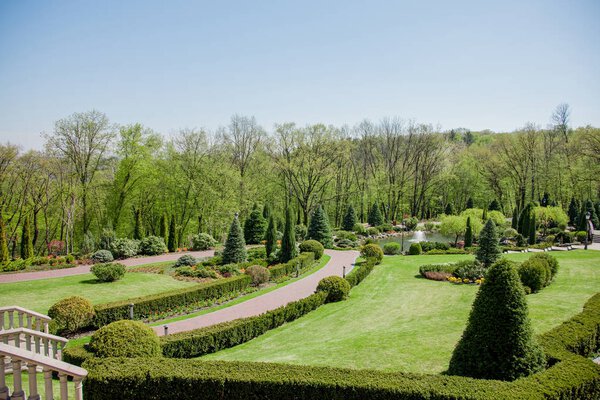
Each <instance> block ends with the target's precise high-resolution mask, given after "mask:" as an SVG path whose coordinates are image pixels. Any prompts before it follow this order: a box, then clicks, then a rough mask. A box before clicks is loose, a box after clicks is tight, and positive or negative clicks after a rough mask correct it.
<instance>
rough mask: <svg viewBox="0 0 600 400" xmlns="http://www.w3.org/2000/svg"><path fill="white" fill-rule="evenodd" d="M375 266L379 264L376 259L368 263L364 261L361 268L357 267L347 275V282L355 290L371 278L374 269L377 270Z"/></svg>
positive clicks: (370, 259)
mask: <svg viewBox="0 0 600 400" xmlns="http://www.w3.org/2000/svg"><path fill="white" fill-rule="evenodd" d="M375 264H377V259H376V258H368V259H367V261H364V262H363V263H362V264H361V265H360V266H358V267H357V266H355V267H354V269H353V270H352V271H350V273H349V274H348V275H346V280H347V281H348V283H349V284H350V287H351V288H353V287H354V286H356V285H358V284H359V283H361V282H362V281H363V280H364V279H365V278H366V277H367V276H369V274H370V273H371V271H373V268H375Z"/></svg>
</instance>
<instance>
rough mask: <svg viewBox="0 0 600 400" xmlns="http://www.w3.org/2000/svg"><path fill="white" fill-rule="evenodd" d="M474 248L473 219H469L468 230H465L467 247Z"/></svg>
mask: <svg viewBox="0 0 600 400" xmlns="http://www.w3.org/2000/svg"><path fill="white" fill-rule="evenodd" d="M471 246H473V227H472V226H471V217H467V229H466V230H465V247H471Z"/></svg>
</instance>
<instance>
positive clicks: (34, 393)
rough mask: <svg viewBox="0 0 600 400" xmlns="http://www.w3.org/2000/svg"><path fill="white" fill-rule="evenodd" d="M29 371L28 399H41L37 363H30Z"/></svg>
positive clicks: (28, 365)
mask: <svg viewBox="0 0 600 400" xmlns="http://www.w3.org/2000/svg"><path fill="white" fill-rule="evenodd" d="M27 372H28V373H29V396H27V400H40V395H39V394H38V390H37V371H36V365H35V364H31V363H28V364H27Z"/></svg>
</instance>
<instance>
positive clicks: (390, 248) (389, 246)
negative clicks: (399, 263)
mask: <svg viewBox="0 0 600 400" xmlns="http://www.w3.org/2000/svg"><path fill="white" fill-rule="evenodd" d="M401 253H402V246H401V245H400V243H396V242H389V243H386V244H384V245H383V254H386V255H388V256H393V255H398V254H401Z"/></svg>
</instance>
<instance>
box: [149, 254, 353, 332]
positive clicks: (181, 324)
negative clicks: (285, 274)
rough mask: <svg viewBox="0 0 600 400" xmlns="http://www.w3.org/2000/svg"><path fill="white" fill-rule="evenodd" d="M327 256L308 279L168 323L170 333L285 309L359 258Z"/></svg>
mask: <svg viewBox="0 0 600 400" xmlns="http://www.w3.org/2000/svg"><path fill="white" fill-rule="evenodd" d="M325 254H328V255H329V256H331V259H330V260H329V262H328V263H327V265H325V267H323V268H321V269H320V270H318V271H317V272H315V273H313V274H311V275H309V276H307V277H306V278H302V279H300V280H298V281H296V282H294V283H291V284H289V285H286V286H283V287H281V288H279V289H277V290H274V291H272V292H269V293H266V294H263V295H262V296H258V297H255V298H253V299H250V300H247V301H245V302H243V303H239V304H236V305H234V306H231V307H228V308H223V309H221V310H217V311H214V312H212V313H209V314H204V315H199V316H197V317H194V318H189V319H185V320H182V321H177V322H171V323H169V324H168V327H169V334H171V333H177V332H185V331H189V330H192V329H198V328H203V327H206V326H211V325H215V324H218V323H221V322H227V321H232V320H234V319H238V318H244V317H251V316H254V315H259V314H262V313H264V312H267V311H269V310H273V309H275V308H278V307H281V306H284V305H286V304H287V303H289V302H291V301H295V300H300V299H303V298H305V297H307V296H309V295H311V294H312V293H314V291H315V289H316V288H317V284H318V283H319V281H320V280H321V279H323V278H324V277H326V276H330V275H338V276H342V272H343V267H344V266H345V267H346V272H349V271H350V270H351V269H352V265H353V264H354V261H355V260H356V259H357V258H358V256H359V253H358V251H335V250H325ZM153 329H154V331H155V332H156V333H157V334H159V335H163V334H164V326H163V325H159V326H155V327H153Z"/></svg>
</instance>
